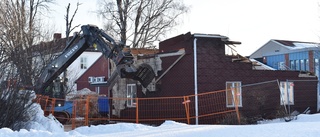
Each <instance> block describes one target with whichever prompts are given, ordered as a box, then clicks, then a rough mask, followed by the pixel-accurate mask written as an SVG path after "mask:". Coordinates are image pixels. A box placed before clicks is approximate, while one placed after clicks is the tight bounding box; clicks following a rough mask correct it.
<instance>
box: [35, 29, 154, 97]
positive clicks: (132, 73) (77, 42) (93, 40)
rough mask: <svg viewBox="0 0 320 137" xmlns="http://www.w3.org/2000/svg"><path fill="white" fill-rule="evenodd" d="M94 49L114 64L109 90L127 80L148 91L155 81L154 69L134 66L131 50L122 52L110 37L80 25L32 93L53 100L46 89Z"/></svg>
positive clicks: (108, 83)
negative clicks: (138, 83) (119, 79)
mask: <svg viewBox="0 0 320 137" xmlns="http://www.w3.org/2000/svg"><path fill="white" fill-rule="evenodd" d="M92 46H94V47H96V48H97V50H99V51H101V52H102V54H103V55H104V57H106V58H108V59H110V60H112V61H113V63H115V66H116V70H115V71H114V72H112V74H111V76H110V78H109V79H108V80H107V82H106V86H112V85H113V84H114V82H115V79H116V78H118V77H119V76H120V78H128V79H133V80H137V81H139V82H140V83H141V85H142V86H143V87H147V86H148V85H149V84H150V83H151V81H152V79H153V78H154V77H155V73H154V72H153V69H152V67H151V66H150V65H148V64H141V65H140V66H138V67H136V66H134V65H133V63H134V60H133V55H132V54H131V53H130V50H124V47H125V45H123V44H122V43H121V42H116V41H115V40H114V39H113V38H112V37H111V36H109V35H108V34H107V33H105V32H104V31H103V30H101V29H99V28H98V27H97V26H94V25H83V26H81V31H80V32H79V33H77V34H76V35H75V36H74V37H73V38H72V39H71V41H70V42H69V44H68V45H67V46H66V47H65V49H64V50H63V51H62V53H61V54H60V55H59V56H57V57H56V58H55V59H53V60H52V61H51V62H50V63H49V64H48V65H47V66H46V67H45V68H44V70H43V71H42V73H41V75H40V76H39V78H38V81H37V83H36V84H35V88H34V90H35V92H36V93H37V94H40V95H48V96H50V97H52V94H53V93H51V92H49V91H48V90H47V87H48V86H50V84H51V83H52V82H53V81H54V80H55V79H57V78H58V77H59V75H60V74H61V73H62V72H63V71H64V70H66V69H67V67H68V66H69V65H70V64H71V63H72V62H74V60H76V59H77V57H79V56H80V55H81V53H83V52H84V51H85V50H86V49H88V48H89V47H92Z"/></svg>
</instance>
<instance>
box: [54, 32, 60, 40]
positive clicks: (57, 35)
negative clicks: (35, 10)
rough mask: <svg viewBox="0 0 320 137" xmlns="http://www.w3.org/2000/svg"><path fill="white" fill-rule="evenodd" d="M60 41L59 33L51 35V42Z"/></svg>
mask: <svg viewBox="0 0 320 137" xmlns="http://www.w3.org/2000/svg"><path fill="white" fill-rule="evenodd" d="M58 39H61V33H54V34H53V40H58Z"/></svg>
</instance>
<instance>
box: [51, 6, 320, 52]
mask: <svg viewBox="0 0 320 137" xmlns="http://www.w3.org/2000/svg"><path fill="white" fill-rule="evenodd" d="M78 1H79V2H80V3H82V5H81V6H80V7H79V12H78V14H77V16H76V18H75V21H74V25H77V24H81V25H85V24H95V25H97V26H99V27H101V26H102V21H101V20H99V18H98V17H97V15H96V14H95V13H94V11H95V10H96V9H97V4H96V1H95V0H56V4H55V5H53V6H52V10H53V11H52V12H51V14H52V16H53V17H52V18H51V19H52V22H54V23H55V26H56V28H57V31H58V32H61V33H64V31H65V22H64V19H63V18H64V15H65V13H66V12H65V10H66V9H65V7H66V6H67V4H68V3H69V2H70V3H71V4H72V5H71V6H72V9H71V11H73V8H75V7H76V3H77V2H78ZM319 1H320V0H184V2H185V4H186V5H188V6H190V12H189V13H188V14H186V15H184V17H183V24H181V25H180V26H178V27H176V28H175V29H174V30H173V31H172V32H171V33H170V34H168V35H167V37H168V38H170V37H174V36H176V35H179V34H184V33H187V32H189V31H190V32H191V33H206V34H220V35H224V36H228V37H229V38H230V40H234V41H240V42H242V44H241V45H238V46H237V48H236V49H237V51H238V53H240V54H241V55H245V56H248V55H250V54H251V53H253V52H254V51H255V50H257V49H258V48H259V47H261V46H263V45H264V44H265V43H267V42H268V41H269V40H270V39H280V40H293V41H305V42H320V14H319V13H320V12H319V11H320V6H319ZM79 29H80V28H79ZM79 29H78V30H79Z"/></svg>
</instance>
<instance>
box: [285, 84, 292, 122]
mask: <svg viewBox="0 0 320 137" xmlns="http://www.w3.org/2000/svg"><path fill="white" fill-rule="evenodd" d="M286 87H287V91H286V92H287V103H288V104H287V105H288V116H289V117H290V113H291V112H290V95H289V94H290V92H289V87H290V85H289V80H288V79H287V82H286Z"/></svg>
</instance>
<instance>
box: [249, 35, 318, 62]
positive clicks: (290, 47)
mask: <svg viewBox="0 0 320 137" xmlns="http://www.w3.org/2000/svg"><path fill="white" fill-rule="evenodd" d="M319 46H320V43H315V42H303V41H291V40H279V39H271V40H269V41H268V42H267V43H266V44H264V45H263V46H261V47H260V48H259V49H257V50H256V51H254V52H253V53H252V54H251V55H250V58H261V57H264V56H272V55H280V54H287V53H293V52H299V51H309V50H319V49H320V47H319Z"/></svg>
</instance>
